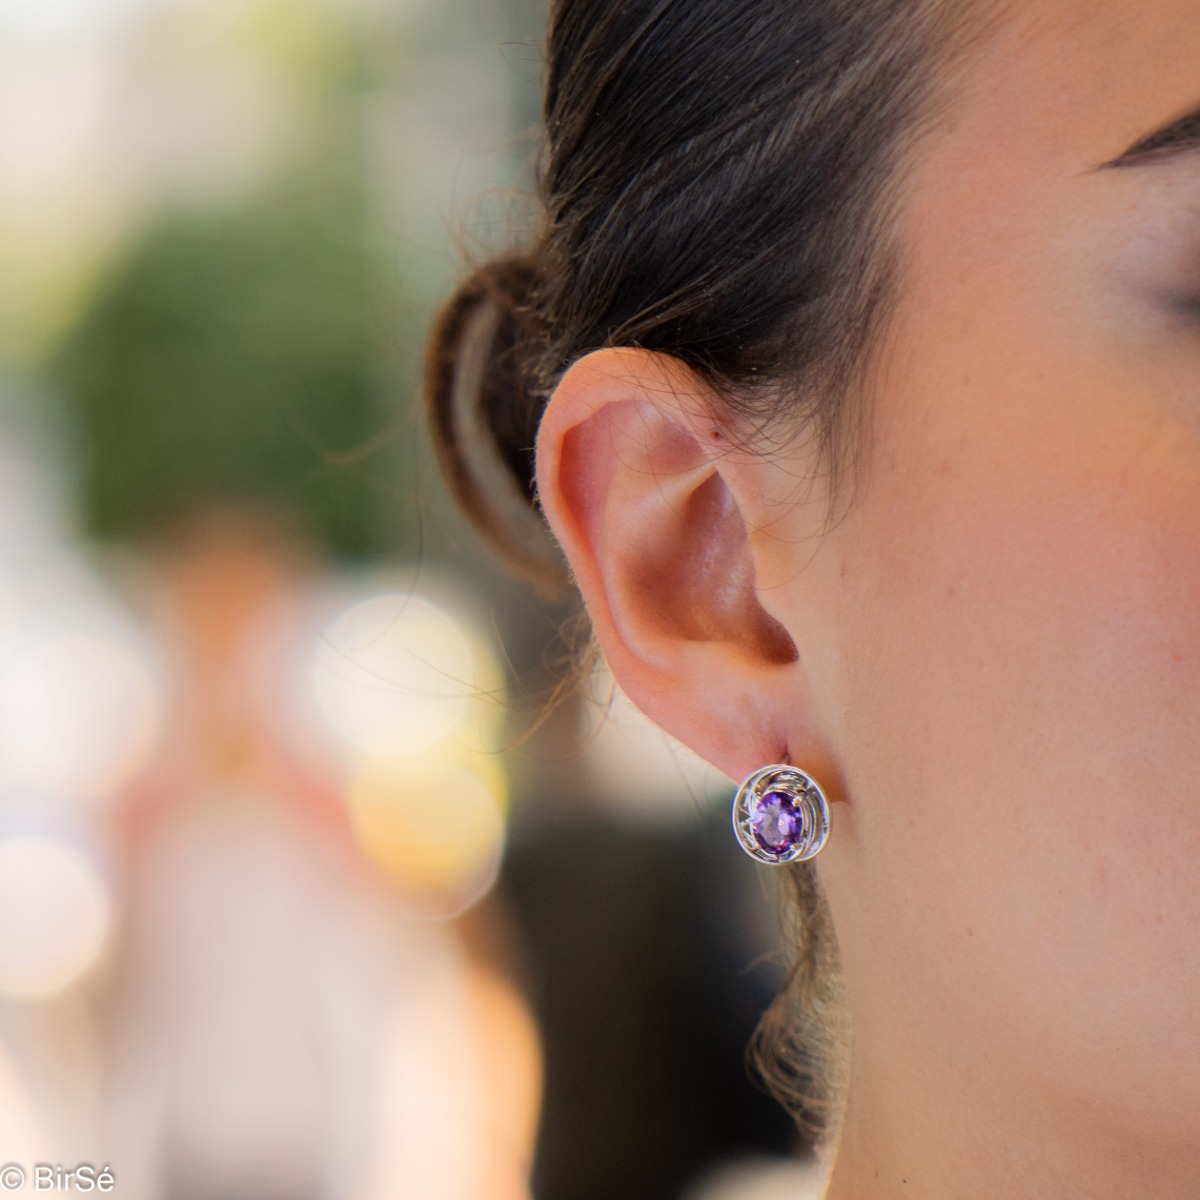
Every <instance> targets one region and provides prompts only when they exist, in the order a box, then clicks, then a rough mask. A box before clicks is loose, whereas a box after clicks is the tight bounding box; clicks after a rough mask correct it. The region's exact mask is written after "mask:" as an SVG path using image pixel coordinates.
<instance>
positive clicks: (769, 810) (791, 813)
mask: <svg viewBox="0 0 1200 1200" xmlns="http://www.w3.org/2000/svg"><path fill="white" fill-rule="evenodd" d="M750 829H751V831H752V832H753V834H754V840H755V841H756V842H757V843H758V844H759V845H760V846H761V847H762V848H763V849H764V850H765V851H766V852H767V853H768V854H786V853H787V851H789V850H790V849H791V848H792V847H793V846H794V845H795V844H796V843H797V842H798V841H799V840H800V838H801V836H802V835H803V833H804V817H803V815H802V814H801V812H800V810H799V809H798V808H797V807H796V806H795V804H793V803H792V797H791V796H789V795H788V794H787V793H786V792H767V793H766V794H765V795H764V796H763V797H762V798H761V799H760V800H759V801H758V803H757V804H756V805H755V806H754V814H753V816H751V818H750Z"/></svg>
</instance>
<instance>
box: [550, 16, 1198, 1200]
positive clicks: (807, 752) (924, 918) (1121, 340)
mask: <svg viewBox="0 0 1200 1200" xmlns="http://www.w3.org/2000/svg"><path fill="white" fill-rule="evenodd" d="M969 65H970V70H969V71H964V72H962V74H961V77H959V78H956V80H955V82H954V95H953V100H952V102H951V103H947V104H944V105H942V106H940V107H939V109H938V113H937V116H936V118H935V119H934V121H933V122H932V124H931V126H930V127H929V129H928V130H927V131H926V132H925V133H924V134H923V135H922V137H921V139H920V140H919V141H918V142H917V143H916V144H915V145H914V147H913V148H912V151H911V155H910V161H909V163H908V167H907V170H906V171H905V173H904V182H903V187H904V200H903V204H902V206H901V243H902V246H903V249H904V258H905V266H904V271H903V280H902V286H901V295H900V298H899V301H898V307H897V311H896V312H895V314H894V319H893V320H892V322H891V323H890V325H889V328H888V336H887V338H886V342H885V344H884V345H883V346H882V348H881V351H880V354H879V356H878V360H877V367H876V369H875V371H874V373H873V376H872V380H871V386H870V406H869V409H868V412H869V414H870V417H869V427H870V432H869V438H868V441H867V443H866V445H867V452H866V454H865V456H864V460H863V462H862V463H861V464H860V465H859V468H858V477H857V479H856V484H855V487H854V488H853V489H852V492H853V494H852V498H851V499H850V500H849V501H848V502H847V503H845V504H842V505H841V507H839V503H840V501H839V498H837V497H830V496H828V495H826V494H825V493H824V492H823V490H822V486H821V483H820V479H821V476H820V475H819V474H817V475H815V476H814V474H813V470H812V469H813V466H814V454H813V448H812V447H811V445H809V444H808V442H807V441H806V439H805V437H804V436H798V437H796V438H795V439H794V440H792V441H789V442H788V443H787V444H786V445H782V446H781V445H779V444H777V443H776V444H771V445H762V444H760V445H756V446H751V447H746V446H744V445H743V444H742V442H741V441H740V440H739V437H738V434H739V431H738V430H737V429H736V428H735V427H733V426H732V424H731V423H730V421H729V420H728V418H727V417H726V416H724V415H722V412H721V408H720V405H719V403H718V402H717V400H716V398H715V397H714V396H712V395H711V394H710V393H709V392H708V390H707V389H706V388H705V386H704V385H703V384H702V383H701V382H700V381H698V380H697V379H696V378H695V377H694V376H692V375H691V374H690V373H689V372H688V371H687V370H686V369H685V368H683V367H682V366H681V365H680V364H678V363H675V362H673V361H671V360H667V359H663V358H659V357H656V356H654V355H651V354H649V353H646V352H641V351H636V350H606V351H601V352H599V353H597V354H594V355H590V356H588V357H587V358H585V359H583V360H581V361H580V362H579V363H577V364H575V366H574V367H573V368H572V369H571V371H570V372H569V373H568V374H567V376H566V377H565V379H564V380H563V382H562V384H561V386H560V387H559V389H558V390H557V392H556V393H555V395H554V397H553V398H552V401H551V404H550V406H549V408H548V410H547V414H546V417H545V419H544V421H543V425H542V430H541V434H540V438H539V443H538V475H539V486H540V489H541V495H542V499H543V504H544V506H545V509H546V512H547V515H548V516H549V518H550V521H551V524H552V525H553V527H554V529H555V531H556V533H557V535H558V536H559V539H560V540H561V542H562V544H563V546H564V548H565V550H566V552H567V554H568V556H569V558H570V560H571V562H572V565H573V567H574V570H575V572H576V575H577V578H578V581H579V583H580V586H581V588H582V590H583V592H584V597H585V600H586V602H587V604H588V608H589V610H590V612H591V614H592V617H593V620H594V623H595V626H596V630H597V634H598V637H599V639H600V642H601V645H602V647H603V649H604V651H605V653H606V656H607V657H608V660H609V662H610V664H611V666H612V668H613V670H614V671H615V673H616V674H617V677H618V679H619V680H620V681H621V683H622V684H623V686H624V687H625V689H626V690H627V691H628V692H629V694H630V695H631V696H632V698H633V699H634V700H635V702H637V703H638V704H639V705H640V706H641V707H642V708H643V709H644V710H645V711H646V712H647V713H648V714H649V715H650V716H652V717H653V718H654V719H656V720H657V721H658V722H659V723H660V724H662V725H663V726H664V727H665V728H667V729H668V730H670V731H671V732H672V733H674V734H675V735H676V736H677V737H679V738H681V739H682V740H683V741H685V742H686V743H687V744H689V745H690V746H692V747H693V748H694V749H696V750H697V751H698V752H699V753H700V754H702V755H703V756H704V757H706V758H707V759H709V760H710V761H712V762H714V763H715V764H716V765H718V766H719V767H720V768H721V769H722V770H724V771H725V772H726V773H727V774H728V775H729V776H730V777H731V778H733V779H739V778H741V777H743V776H744V775H746V774H748V773H749V772H750V771H751V770H753V769H755V768H756V767H758V766H760V765H762V764H764V763H768V762H777V761H780V760H781V759H782V758H783V757H784V755H785V754H786V755H788V756H789V757H790V760H791V761H792V762H795V763H798V764H800V765H801V766H803V767H804V768H805V769H806V770H808V771H810V772H811V773H812V774H814V775H815V776H816V777H817V778H818V779H820V780H821V781H822V783H823V784H824V785H825V786H826V789H827V791H828V792H829V793H830V796H831V798H832V800H833V801H834V803H833V831H832V835H831V838H830V841H829V844H828V846H827V848H826V849H825V851H824V852H823V853H822V855H821V858H820V859H818V860H817V862H818V864H819V869H820V876H821V880H822V883H823V885H824V887H825V889H826V891H827V894H828V897H829V900H830V904H831V908H832V911H833V915H834V920H835V924H836V926H837V930H838V937H839V944H840V947H841V952H842V957H843V961H844V968H845V975H846V983H847V991H848V998H849V1006H850V1016H851V1021H852V1024H853V1029H854V1054H853V1065H852V1075H851V1083H850V1090H849V1099H848V1103H847V1108H846V1115H845V1119H844V1123H843V1128H842V1133H841V1138H840V1143H839V1151H838V1155H837V1160H836V1166H835V1169H834V1173H833V1178H832V1182H831V1184H830V1190H829V1193H828V1195H829V1197H830V1198H831V1200H875V1198H883V1197H901V1196H905V1197H914V1196H915V1197H922V1198H925V1200H935V1198H941V1197H947V1198H949V1197H954V1198H956V1200H961V1198H963V1197H970V1198H972V1200H975V1198H979V1197H993V1196H994V1197H1006V1198H1009V1200H1011V1198H1012V1197H1025V1196H1028V1197H1038V1198H1039V1200H1047V1198H1051V1200H1052V1198H1054V1197H1060V1196H1061V1197H1088V1198H1089V1200H1103V1198H1107V1197H1114V1198H1116V1197H1135V1196H1136V1197H1139V1198H1142V1197H1146V1196H1154V1197H1158V1198H1173V1197H1179V1198H1181V1200H1182V1198H1184V1197H1187V1198H1194V1197H1196V1196H1197V1195H1200V1003H1198V1002H1197V999H1198V998H1200V934H1198V932H1197V931H1198V930H1200V885H1198V883H1197V880H1198V879H1200V726H1198V720H1200V303H1197V302H1196V299H1195V298H1196V297H1197V296H1200V150H1197V151H1193V152H1190V153H1180V154H1177V155H1174V156H1170V157H1166V156H1160V157H1157V158H1156V157H1153V156H1151V157H1150V158H1148V159H1146V160H1145V161H1142V162H1139V163H1136V164H1134V163H1131V164H1130V165H1128V166H1125V167H1120V168H1108V169H1103V168H1100V169H1098V168H1099V164H1102V163H1105V162H1108V161H1109V160H1112V159H1113V158H1115V157H1117V156H1119V155H1121V154H1122V152H1123V151H1124V150H1126V148H1127V147H1129V146H1130V145H1131V144H1133V143H1135V142H1137V141H1138V140H1139V139H1140V138H1143V137H1145V135H1147V134H1148V133H1149V132H1151V131H1152V130H1155V129H1157V128H1159V127H1161V126H1163V125H1164V124H1166V123H1168V122H1169V121H1171V120H1172V119H1174V118H1176V117H1178V116H1180V115H1181V114H1183V113H1185V112H1188V111H1190V110H1192V109H1194V108H1195V107H1196V106H1197V104H1198V103H1200V5H1198V4H1197V3H1196V0H1139V3H1137V4H1132V3H1129V0H1087V2H1086V3H1084V2H1079V3H1072V2H1060V3H1056V4H1054V5H1047V4H1044V3H1041V0H1020V2H1018V3H1015V4H1013V5H1011V6H1010V11H1009V12H1008V13H1007V14H1006V15H1005V17H1004V18H1003V20H1002V21H1001V24H1000V27H999V28H998V29H997V30H996V31H994V32H993V33H992V34H990V35H989V37H988V39H987V42H986V44H985V45H984V46H982V47H980V48H977V49H976V50H975V51H974V52H973V57H972V60H971V62H970V64H969ZM831 506H832V508H833V510H834V511H835V512H836V514H837V519H836V520H834V521H832V522H830V521H829V520H828V517H829V513H830V511H831Z"/></svg>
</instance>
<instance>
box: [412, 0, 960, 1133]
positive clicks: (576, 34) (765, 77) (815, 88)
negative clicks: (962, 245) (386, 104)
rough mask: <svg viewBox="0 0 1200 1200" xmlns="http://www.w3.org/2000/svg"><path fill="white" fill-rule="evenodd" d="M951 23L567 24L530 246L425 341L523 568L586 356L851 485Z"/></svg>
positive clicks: (792, 1074)
mask: <svg viewBox="0 0 1200 1200" xmlns="http://www.w3.org/2000/svg"><path fill="white" fill-rule="evenodd" d="M941 7H942V6H941V4H939V3H938V0H558V2H557V3H555V4H554V5H553V12H552V16H551V24H550V33H549V39H548V45H547V76H546V94H545V127H546V146H545V151H544V158H543V163H542V169H541V172H540V189H539V191H540V197H539V198H540V202H541V206H542V210H543V213H542V222H541V234H540V237H539V238H538V239H537V240H536V244H535V245H533V246H532V247H530V248H529V249H528V250H527V251H524V252H522V253H519V254H513V255H510V256H509V257H507V258H504V259H502V260H501V261H499V262H496V263H492V264H484V265H481V266H479V267H477V268H476V269H475V270H474V271H473V272H472V273H471V275H470V277H469V278H468V279H467V280H466V282H465V283H464V284H463V286H462V288H461V290H460V291H459V293H458V294H457V295H456V296H455V297H454V298H453V299H452V300H451V301H450V303H449V304H448V305H447V307H446V308H445V310H444V311H443V313H442V315H441V318H440V320H439V322H438V324H437V326H436V328H435V330H434V334H433V337H432V341H431V346H430V351H429V359H428V372H427V381H426V383H427V386H426V396H427V403H428V410H429V413H430V417H431V421H432V426H433V430H434V434H435V441H436V444H437V447H438V451H439V455H440V458H441V461H442V464H443V466H444V468H445V470H446V472H447V474H448V476H449V478H450V480H451V483H452V486H453V487H454V489H455V491H456V493H457V495H458V497H459V499H460V501H461V502H462V504H463V505H464V507H465V509H466V511H467V512H468V514H469V515H471V517H472V518H473V519H474V521H475V522H476V524H477V525H479V526H480V527H481V528H482V529H483V530H484V531H485V532H486V533H487V534H489V535H490V536H491V537H492V539H493V540H494V541H496V542H498V543H500V544H501V545H502V546H503V547H504V548H505V549H506V550H507V551H508V552H509V554H510V556H513V557H515V558H516V559H517V560H518V561H519V562H520V563H521V564H523V565H524V567H525V569H526V570H527V572H529V573H532V574H534V575H536V576H539V577H541V578H545V577H546V575H547V571H548V570H551V569H552V568H550V567H549V566H548V564H552V563H558V564H560V563H561V559H560V558H557V557H550V556H548V555H547V554H546V553H545V551H544V549H539V548H538V545H537V539H536V537H533V536H531V535H530V534H529V533H528V532H526V533H521V532H520V531H519V530H520V525H521V519H520V517H521V513H522V512H523V513H524V519H525V525H526V528H527V529H528V528H531V525H530V522H529V520H528V518H529V515H530V514H531V513H535V512H536V498H535V493H534V483H533V450H532V448H533V445H534V440H535V436H536V431H537V425H538V421H539V420H540V417H541V413H542V410H543V407H544V405H545V402H546V399H547V397H548V396H549V394H550V392H551V391H552V389H553V387H554V385H555V383H556V381H557V380H558V378H560V376H561V375H562V373H563V371H564V370H565V369H566V368H567V367H568V366H569V365H570V364H571V363H572V362H573V361H574V360H575V359H577V358H579V357H580V356H581V355H583V354H586V353H587V352H589V351H591V350H595V349H599V348H601V347H605V346H637V347H641V348H644V349H647V350H653V351H657V352H660V353H663V354H669V355H672V356H674V357H675V358H678V359H680V360H682V361H683V362H684V363H686V364H687V365H688V366H689V367H691V368H692V369H693V370H694V371H695V372H696V373H697V374H698V375H699V376H700V377H701V378H702V379H703V380H704V381H705V382H706V383H708V384H709V385H710V386H711V387H712V388H713V390H714V391H715V392H716V394H717V395H718V396H719V397H720V398H721V399H722V401H723V402H724V403H726V404H727V405H728V406H729V407H730V410H731V412H733V413H736V414H738V415H740V416H743V417H748V418H750V419H751V420H752V421H753V422H754V424H755V426H756V427H758V428H760V429H763V430H765V429H767V428H768V427H770V426H775V425H778V424H780V423H786V424H787V426H788V427H789V428H793V429H794V428H795V427H796V426H797V425H798V423H801V422H808V423H811V427H812V429H813V431H814V433H815V434H816V436H817V438H818V444H819V446H820V447H821V449H822V451H823V455H822V458H823V461H824V464H825V466H826V467H827V469H828V470H830V471H831V472H834V473H836V471H837V469H838V467H839V464H843V463H844V460H845V458H846V457H847V454H848V452H849V448H850V447H852V446H853V445H854V444H855V440H854V439H852V438H849V437H848V436H847V435H848V433H849V432H852V430H853V429H854V427H855V425H856V422H857V420H858V418H859V416H860V415H861V405H858V406H856V405H854V404H852V403H851V400H852V399H853V398H854V397H855V396H856V395H857V394H859V393H860V391H861V389H860V388H859V387H858V384H859V383H860V382H861V380H862V376H863V371H864V367H865V364H866V363H867V361H868V359H869V351H870V349H871V347H872V345H873V344H874V340H875V339H876V338H877V337H878V334H879V332H880V330H881V328H882V325H883V318H884V317H885V316H886V313H887V311H888V301H889V299H890V297H891V295H892V292H893V289H894V286H895V283H896V279H897V274H898V265H899V257H898V247H897V245H896V242H897V239H896V238H895V237H894V236H893V227H894V225H895V220H896V210H897V205H896V198H897V195H898V191H899V172H898V165H899V161H900V157H901V155H902V153H903V151H904V149H905V148H906V146H907V145H908V144H909V141H910V140H911V136H912V134H913V131H914V130H915V129H916V127H917V121H918V118H919V117H920V116H921V115H922V114H923V113H924V112H926V111H928V109H927V107H926V105H925V100H926V97H927V95H928V92H929V83H930V80H931V79H932V77H933V74H934V71H933V64H934V63H935V62H936V61H938V60H939V58H940V55H939V54H938V52H937V51H938V47H940V46H941V45H942V44H943V43H944V41H945V38H944V36H943V35H944V34H945V33H946V30H945V28H944V25H945V23H944V21H942V20H941V19H940V12H939V11H938V10H940V9H941ZM489 463H490V464H491V465H490V466H489ZM497 463H498V464H502V465H503V468H504V471H505V472H506V474H507V476H508V477H509V483H508V485H507V487H498V486H497V479H496V472H495V465H496V464H497ZM512 480H515V482H516V485H517V486H516V488H515V489H513V488H512V486H511V481H512ZM504 492H507V494H508V497H509V498H508V499H504V498H503V496H502V495H501V493H504ZM514 496H515V497H517V502H516V505H515V508H516V510H519V511H518V512H517V517H518V519H517V520H516V521H515V522H514V521H513V520H512V519H511V517H512V516H513V511H514V504H513V501H512V497H514ZM504 508H507V509H508V512H507V515H506V514H504V513H503V512H502V509H504ZM559 570H560V571H561V567H559ZM790 882H791V883H792V884H793V885H794V890H795V892H796V900H797V903H798V905H799V909H800V916H801V919H800V920H799V921H798V922H795V923H794V926H793V928H794V930H795V937H796V939H797V941H798V945H797V947H796V950H797V956H796V959H795V966H794V969H793V977H794V979H795V980H796V981H797V986H796V987H792V988H789V989H787V991H786V992H785V997H784V1000H785V1003H786V1004H789V1005H790V1004H791V1001H792V1000H795V1001H796V1002H797V1004H798V1007H796V1006H792V1011H790V1012H789V1013H788V1014H787V1015H785V1016H783V1017H779V1016H778V1014H777V1015H776V1018H775V1019H774V1021H773V1022H772V1023H773V1024H774V1026H775V1027H776V1030H777V1032H778V1033H779V1036H782V1037H783V1039H784V1040H785V1041H791V1042H793V1043H794V1044H795V1047H796V1049H797V1050H798V1051H804V1052H807V1053H809V1054H811V1053H813V1052H814V1048H815V1046H816V1044H817V1039H816V1029H817V1028H818V1027H819V1028H820V1029H823V1030H826V1031H827V1030H828V1027H829V1023H830V1022H829V1015H830V1013H831V1012H832V1011H833V1010H834V1009H835V1008H836V988H837V982H836V969H835V962H836V950H835V946H834V941H833V936H832V930H831V928H830V927H829V924H828V919H827V914H826V912H825V907H824V903H823V900H822V898H821V897H820V895H819V894H818V891H817V889H816V886H815V881H814V876H813V875H812V874H811V873H810V872H809V871H808V870H807V869H805V868H800V869H793V870H792V871H791V872H790ZM789 998H790V999H789ZM814 1022H815V1025H814ZM775 1040H776V1041H778V1040H779V1039H778V1037H776V1039H775ZM828 1072H829V1063H828V1062H826V1063H824V1064H823V1065H821V1067H820V1069H819V1070H816V1071H814V1070H813V1069H810V1068H809V1067H808V1066H805V1065H803V1064H796V1063H795V1060H792V1065H791V1067H790V1070H788V1071H785V1072H784V1073H783V1075H782V1078H783V1079H784V1083H785V1087H784V1090H785V1091H786V1090H788V1088H787V1086H786V1084H787V1080H788V1079H791V1080H792V1081H793V1082H795V1083H796V1084H797V1085H798V1086H799V1087H800V1088H803V1090H804V1091H805V1092H806V1093H807V1094H806V1096H805V1104H806V1106H807V1108H808V1111H809V1112H813V1108H812V1094H811V1089H809V1088H808V1087H807V1086H806V1085H807V1081H808V1080H810V1079H811V1078H812V1077H813V1075H814V1074H816V1075H818V1076H820V1075H822V1074H823V1075H824V1078H825V1079H826V1080H827V1081H828V1078H829V1077H828ZM778 1077H779V1076H778V1074H777V1078H778ZM837 1090H838V1089H837V1087H836V1085H835V1086H833V1087H832V1088H831V1089H827V1091H826V1099H829V1098H830V1097H831V1096H832V1098H834V1099H836V1092H837ZM793 1098H794V1099H798V1097H793ZM816 1115H817V1116H818V1117H819V1116H820V1109H819V1106H818V1108H817V1110H816Z"/></svg>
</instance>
